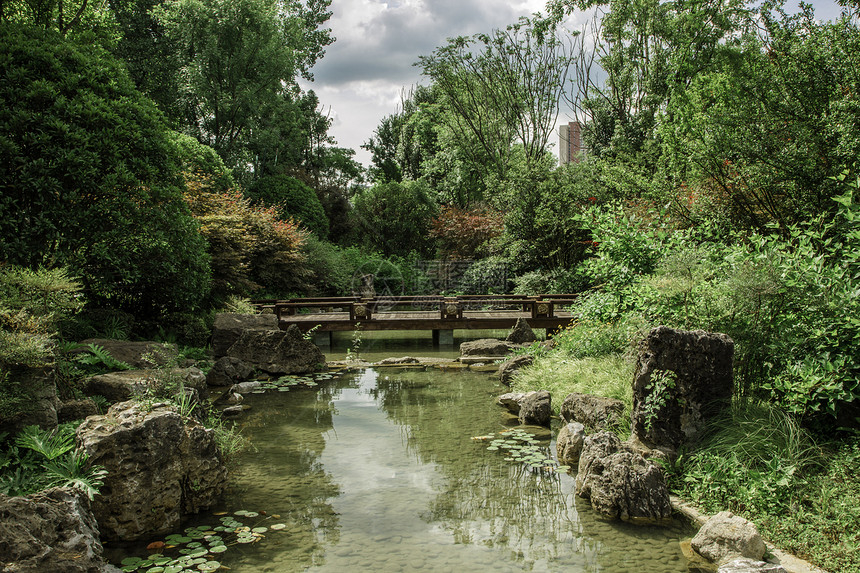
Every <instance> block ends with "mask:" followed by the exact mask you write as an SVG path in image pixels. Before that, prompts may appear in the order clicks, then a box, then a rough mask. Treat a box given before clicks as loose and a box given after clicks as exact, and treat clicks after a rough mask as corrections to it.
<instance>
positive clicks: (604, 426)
mask: <svg viewBox="0 0 860 573" xmlns="http://www.w3.org/2000/svg"><path fill="white" fill-rule="evenodd" d="M623 415H624V402H622V401H621V400H616V399H614V398H605V397H603V396H594V395H592V394H580V393H578V392H573V393H571V394H568V395H567V397H566V398H565V399H564V402H562V404H561V419H562V421H564V422H565V423H568V422H579V423H580V424H582V425H583V426H585V427H586V429H588V430H590V431H593V432H595V431H597V432H599V431H603V430H609V429H611V428H615V427H617V426H620V425H621V424H622V422H623Z"/></svg>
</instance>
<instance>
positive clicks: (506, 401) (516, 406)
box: [498, 392, 526, 414]
mask: <svg viewBox="0 0 860 573" xmlns="http://www.w3.org/2000/svg"><path fill="white" fill-rule="evenodd" d="M525 396H526V395H525V394H524V393H522V392H508V393H507V394H502V395H501V396H499V398H498V403H499V405H501V406H504V407H505V408H507V409H508V411H509V412H510V413H512V414H519V413H520V404H521V403H522V401H523V398H525Z"/></svg>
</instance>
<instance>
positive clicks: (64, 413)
mask: <svg viewBox="0 0 860 573" xmlns="http://www.w3.org/2000/svg"><path fill="white" fill-rule="evenodd" d="M98 413H99V409H98V406H96V403H95V402H93V401H92V400H90V399H89V398H87V399H85V400H68V401H66V402H63V403H61V404H60V409H59V410H58V411H57V421H58V422H59V423H60V424H62V423H64V422H71V421H73V420H83V419H84V418H86V417H87V416H95V415H97V414H98Z"/></svg>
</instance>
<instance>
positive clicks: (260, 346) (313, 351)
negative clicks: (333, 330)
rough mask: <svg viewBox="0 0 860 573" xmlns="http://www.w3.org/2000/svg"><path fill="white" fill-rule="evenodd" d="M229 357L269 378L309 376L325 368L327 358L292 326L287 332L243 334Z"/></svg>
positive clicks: (245, 332) (262, 331)
mask: <svg viewBox="0 0 860 573" xmlns="http://www.w3.org/2000/svg"><path fill="white" fill-rule="evenodd" d="M227 356H228V357H230V358H236V359H238V360H241V361H242V362H244V363H245V364H247V365H248V366H251V367H253V368H255V369H257V370H262V371H264V372H268V373H270V374H306V373H308V372H317V371H319V370H322V369H323V368H324V367H325V356H323V353H322V350H320V349H319V347H317V346H316V345H315V344H314V343H313V342H311V341H310V340H306V339H305V338H304V336H302V332H301V330H299V328H298V327H297V326H296V325H295V324H293V325H290V327H289V328H288V329H287V330H285V331H284V330H244V331H243V332H242V334H241V335H240V336H239V338H238V339H237V340H236V342H235V343H233V345H232V346H231V347H230V348H229V349H228V350H227Z"/></svg>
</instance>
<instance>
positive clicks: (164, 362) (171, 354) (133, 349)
mask: <svg viewBox="0 0 860 573" xmlns="http://www.w3.org/2000/svg"><path fill="white" fill-rule="evenodd" d="M81 344H95V345H97V346H101V347H102V348H104V349H105V350H106V351H107V352H108V354H110V355H111V356H112V357H113V358H114V359H115V360H119V361H120V362H125V363H126V364H128V365H129V366H131V367H132V368H135V369H146V368H154V367H156V366H171V365H175V364H176V358H177V357H178V356H179V348H178V347H177V346H176V345H175V344H170V343H163V342H152V341H144V342H132V341H130V340H110V339H107V338H88V339H87V340H84V341H83V342H81ZM80 352H84V350H83V349H82V350H80Z"/></svg>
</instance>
